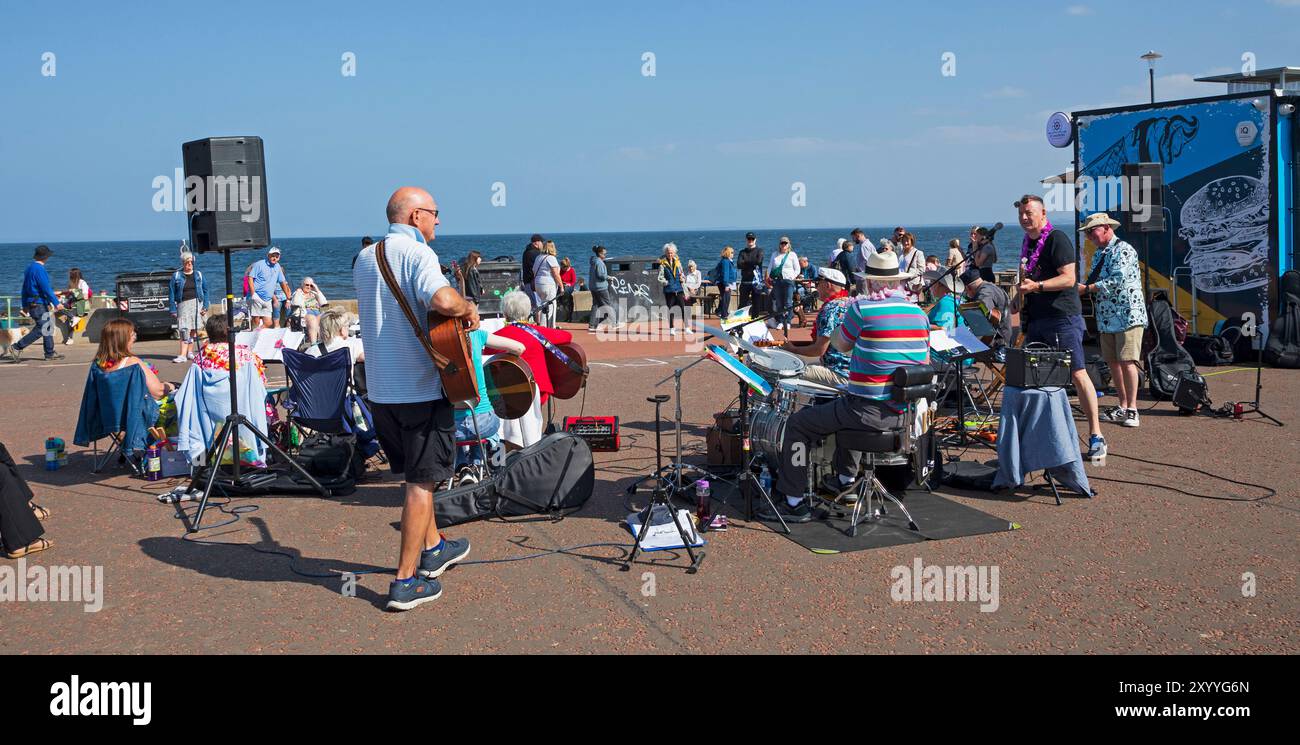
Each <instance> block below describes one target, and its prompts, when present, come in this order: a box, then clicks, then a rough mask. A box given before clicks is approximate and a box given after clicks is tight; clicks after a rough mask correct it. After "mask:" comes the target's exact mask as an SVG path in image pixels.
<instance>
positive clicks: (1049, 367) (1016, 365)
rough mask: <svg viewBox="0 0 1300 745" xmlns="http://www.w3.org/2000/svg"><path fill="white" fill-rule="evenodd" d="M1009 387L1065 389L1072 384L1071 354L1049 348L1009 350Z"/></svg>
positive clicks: (1011, 348) (1007, 373)
mask: <svg viewBox="0 0 1300 745" xmlns="http://www.w3.org/2000/svg"><path fill="white" fill-rule="evenodd" d="M1006 377H1007V385H1011V386H1015V387H1016V388H1063V387H1065V386H1066V385H1068V384H1069V383H1070V352H1069V350H1065V349H1050V348H1047V347H1041V348H1035V347H1030V348H1028V349H1017V348H1015V347H1010V348H1008V349H1007V365H1006Z"/></svg>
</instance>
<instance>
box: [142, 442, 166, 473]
mask: <svg viewBox="0 0 1300 745" xmlns="http://www.w3.org/2000/svg"><path fill="white" fill-rule="evenodd" d="M144 459H145V471H144V473H145V476H144V477H145V478H146V479H147V480H149V481H157V480H158V479H160V478H162V449H160V448H159V447H158V446H157V445H150V446H149V447H148V448H146V449H145V451H144Z"/></svg>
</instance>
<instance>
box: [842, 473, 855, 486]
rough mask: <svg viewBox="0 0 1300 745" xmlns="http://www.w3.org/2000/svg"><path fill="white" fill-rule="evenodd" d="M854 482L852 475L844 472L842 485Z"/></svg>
mask: <svg viewBox="0 0 1300 745" xmlns="http://www.w3.org/2000/svg"><path fill="white" fill-rule="evenodd" d="M852 483H853V477H852V476H845V475H843V474H841V475H840V486H848V485H849V484H852Z"/></svg>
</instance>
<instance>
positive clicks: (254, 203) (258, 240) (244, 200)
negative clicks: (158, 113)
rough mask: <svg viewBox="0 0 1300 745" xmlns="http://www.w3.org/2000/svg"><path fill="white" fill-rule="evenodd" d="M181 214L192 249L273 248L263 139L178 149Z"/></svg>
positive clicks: (198, 142)
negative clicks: (182, 181)
mask: <svg viewBox="0 0 1300 745" xmlns="http://www.w3.org/2000/svg"><path fill="white" fill-rule="evenodd" d="M181 155H182V160H183V162H184V166H185V211H186V212H187V213H188V214H189V221H190V246H191V247H193V249H194V250H195V251H199V252H206V251H241V250H250V249H256V248H263V247H265V246H269V245H270V244H271V227H270V221H269V217H270V216H269V214H268V210H267V204H266V161H265V158H264V156H263V149H262V138H261V137H209V138H207V139H203V140H194V141H193V142H187V143H185V144H183V145H181Z"/></svg>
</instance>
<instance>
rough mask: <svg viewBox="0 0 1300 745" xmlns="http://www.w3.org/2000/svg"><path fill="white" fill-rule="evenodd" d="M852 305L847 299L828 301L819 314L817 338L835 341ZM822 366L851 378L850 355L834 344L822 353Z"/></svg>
mask: <svg viewBox="0 0 1300 745" xmlns="http://www.w3.org/2000/svg"><path fill="white" fill-rule="evenodd" d="M850 303H851V301H850V300H849V298H847V297H840V298H835V299H834V300H829V301H827V302H826V304H825V305H823V306H822V309H821V312H820V313H818V314H817V324H816V334H817V336H819V337H821V336H824V337H826V338H828V339H834V338H835V330H836V329H838V328H839V327H840V324H842V323H844V314H845V313H847V312H848V310H849V305H850ZM822 365H824V366H826V368H828V369H829V370H830V371H831V372H833V373H835V374H837V375H843V376H844V377H846V378H847V377H848V376H849V355H847V354H845V353H843V352H841V351H840V350H838V349H836V348H835V345H834V344H831V345H828V346H827V347H826V351H825V352H823V353H822Z"/></svg>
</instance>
